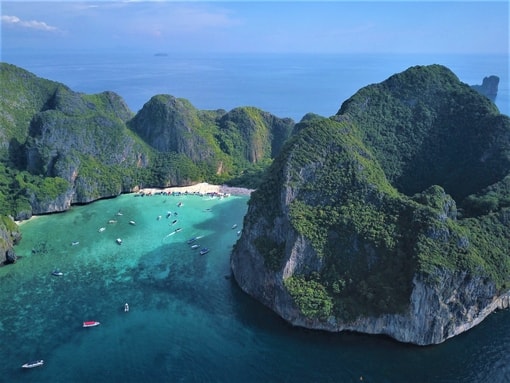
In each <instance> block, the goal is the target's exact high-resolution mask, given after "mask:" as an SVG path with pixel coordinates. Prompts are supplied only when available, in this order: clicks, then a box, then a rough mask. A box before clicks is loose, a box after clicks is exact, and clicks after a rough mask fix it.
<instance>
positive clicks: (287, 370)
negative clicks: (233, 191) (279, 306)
mask: <svg viewBox="0 0 510 383" xmlns="http://www.w3.org/2000/svg"><path fill="white" fill-rule="evenodd" d="M247 202H248V198H247V197H236V196H231V197H228V198H222V199H220V198H210V197H201V196H196V195H181V196H164V195H153V196H146V197H134V195H133V194H129V195H122V196H120V197H118V198H115V199H110V200H101V201H98V202H95V203H92V204H90V205H86V206H76V207H73V208H72V209H71V210H70V211H68V212H66V213H62V214H53V215H48V216H42V217H37V218H35V219H33V220H30V221H29V222H26V223H24V224H23V225H22V226H21V228H22V233H23V240H22V242H21V244H20V245H19V246H18V247H17V248H16V252H17V254H18V256H19V257H20V258H19V260H18V262H17V263H16V264H15V265H10V266H6V267H2V268H0V287H1V290H0V307H1V314H0V356H1V358H2V363H1V364H0V381H6V382H53V383H55V382H77V383H80V382H292V383H295V382H359V381H360V378H363V382H473V383H474V382H476V383H479V382H508V381H510V367H509V365H510V356H509V355H510V331H509V326H510V325H509V324H510V312H509V311H508V310H507V311H502V312H497V313H495V314H494V315H491V316H490V317H489V318H488V319H487V320H486V321H485V322H484V323H482V324H481V325H480V326H478V327H477V328H475V329H474V330H472V331H469V332H468V333H466V334H463V335H461V336H459V337H457V338H455V339H453V340H450V341H447V342H445V343H444V344H442V345H438V346H432V347H415V346H410V345H403V344H399V343H397V342H394V341H392V340H390V339H387V338H384V337H377V336H365V335H359V334H351V333H344V334H328V333H322V332H315V331H306V330H303V329H298V328H293V327H291V326H289V325H288V324H286V323H284V322H283V321H282V320H281V319H279V318H278V317H277V316H276V315H274V314H273V313H272V312H271V311H269V310H267V309H266V308H265V307H263V306H262V305H260V304H259V303H258V302H256V301H254V300H253V299H251V298H250V297H248V296H247V295H245V294H244V293H243V292H241V291H240V289H239V288H238V287H237V285H236V283H235V281H234V280H233V279H232V278H231V272H230V265H229V257H230V253H231V250H232V246H233V245H234V244H235V242H236V240H237V238H238V234H237V231H238V230H240V229H242V223H243V217H244V215H245V213H246V210H247ZM179 203H182V206H180V207H179V206H178V205H179ZM130 221H133V223H134V224H130ZM174 221H176V222H174ZM233 225H237V228H235V229H233V228H232V227H233ZM101 228H104V230H100V229H101ZM195 237H196V238H198V239H197V240H196V243H197V244H199V249H200V248H201V247H208V248H209V249H210V252H209V253H208V254H206V255H203V256H201V255H200V254H199V249H195V250H193V249H191V248H190V245H189V244H188V243H187V241H188V240H189V239H191V238H195ZM117 238H120V239H122V244H121V245H119V244H118V243H117V242H116V239H117ZM73 243H75V244H74V245H73ZM57 268H58V269H60V270H61V271H62V272H63V275H62V276H53V275H52V274H51V272H52V270H54V269H57ZM126 302H127V303H129V306H130V311H129V312H124V304H125V303H126ZM86 320H96V321H100V322H101V325H100V326H97V327H92V328H83V327H82V322H83V321H86ZM34 359H44V361H45V364H44V366H42V367H38V368H34V369H31V370H23V369H21V365H22V364H23V363H25V362H28V361H30V360H34Z"/></svg>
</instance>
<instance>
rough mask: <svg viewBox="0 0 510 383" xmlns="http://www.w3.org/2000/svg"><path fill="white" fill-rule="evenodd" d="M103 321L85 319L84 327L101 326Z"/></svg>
mask: <svg viewBox="0 0 510 383" xmlns="http://www.w3.org/2000/svg"><path fill="white" fill-rule="evenodd" d="M100 324H101V323H99V322H97V321H93V320H91V321H85V322H83V327H94V326H99V325H100Z"/></svg>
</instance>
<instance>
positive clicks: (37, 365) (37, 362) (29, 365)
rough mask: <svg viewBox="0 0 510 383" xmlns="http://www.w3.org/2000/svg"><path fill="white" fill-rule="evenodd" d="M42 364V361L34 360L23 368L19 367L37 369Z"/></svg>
mask: <svg viewBox="0 0 510 383" xmlns="http://www.w3.org/2000/svg"><path fill="white" fill-rule="evenodd" d="M43 364H44V360H42V359H41V360H34V361H32V362H28V363H25V364H24V365H23V366H21V367H22V368H34V367H39V366H42V365H43Z"/></svg>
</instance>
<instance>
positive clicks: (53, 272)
mask: <svg viewBox="0 0 510 383" xmlns="http://www.w3.org/2000/svg"><path fill="white" fill-rule="evenodd" d="M51 275H54V276H56V277H61V276H62V275H64V273H63V272H62V271H60V270H59V269H55V270H53V271H52V272H51Z"/></svg>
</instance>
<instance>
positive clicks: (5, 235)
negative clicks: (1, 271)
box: [0, 217, 21, 266]
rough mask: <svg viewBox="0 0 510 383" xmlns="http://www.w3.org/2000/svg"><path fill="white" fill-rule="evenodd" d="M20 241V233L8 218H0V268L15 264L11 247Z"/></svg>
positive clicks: (14, 254) (14, 255)
mask: <svg viewBox="0 0 510 383" xmlns="http://www.w3.org/2000/svg"><path fill="white" fill-rule="evenodd" d="M19 241H21V233H20V232H19V230H18V227H17V226H16V224H15V223H14V221H13V220H12V219H11V218H10V217H0V266H1V265H4V264H10V263H15V262H16V259H17V256H16V252H15V251H14V249H13V246H14V245H15V244H17V243H18V242H19Z"/></svg>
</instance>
